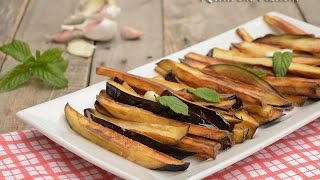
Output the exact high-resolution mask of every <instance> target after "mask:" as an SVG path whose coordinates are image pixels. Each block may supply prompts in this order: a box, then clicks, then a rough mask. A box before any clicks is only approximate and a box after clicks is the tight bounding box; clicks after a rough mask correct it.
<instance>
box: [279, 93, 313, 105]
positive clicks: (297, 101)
mask: <svg viewBox="0 0 320 180" xmlns="http://www.w3.org/2000/svg"><path fill="white" fill-rule="evenodd" d="M284 97H285V98H286V99H288V101H290V102H291V103H292V104H293V106H298V107H300V106H303V104H304V103H305V102H306V101H307V100H308V97H306V96H294V95H288V94H285V95H284Z"/></svg>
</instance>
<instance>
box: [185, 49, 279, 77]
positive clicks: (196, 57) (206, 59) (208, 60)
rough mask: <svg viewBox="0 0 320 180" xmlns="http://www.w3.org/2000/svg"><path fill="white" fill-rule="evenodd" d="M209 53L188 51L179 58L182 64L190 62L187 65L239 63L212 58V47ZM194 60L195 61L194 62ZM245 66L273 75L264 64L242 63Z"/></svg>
mask: <svg viewBox="0 0 320 180" xmlns="http://www.w3.org/2000/svg"><path fill="white" fill-rule="evenodd" d="M210 52H211V53H210V55H207V56H204V55H201V54H197V53H194V52H190V53H188V54H186V55H185V58H186V59H185V60H180V61H181V63H183V64H187V65H189V64H191V65H189V66H192V67H195V66H194V65H195V63H196V62H198V64H197V66H200V64H199V63H202V64H204V65H205V66H208V65H216V64H233V65H238V64H239V63H236V62H232V61H225V60H223V59H217V58H213V57H212V55H213V52H214V49H211V50H210ZM195 61H196V62H195ZM244 66H245V67H248V68H252V69H255V70H259V71H262V72H264V73H266V74H267V75H270V76H273V75H274V74H273V71H272V70H271V68H268V67H264V66H260V65H251V64H244ZM200 69H202V68H200Z"/></svg>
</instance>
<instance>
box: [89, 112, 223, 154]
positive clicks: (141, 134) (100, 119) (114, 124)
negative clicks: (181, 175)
mask: <svg viewBox="0 0 320 180" xmlns="http://www.w3.org/2000/svg"><path fill="white" fill-rule="evenodd" d="M84 114H85V116H86V117H88V118H90V119H92V120H93V121H95V122H96V123H99V124H101V125H103V126H105V127H109V128H110V129H113V130H115V129H114V128H116V129H117V132H118V133H120V134H122V135H124V136H126V137H128V138H130V139H133V140H135V141H138V142H141V143H142V144H145V145H146V146H148V147H150V148H153V149H156V150H158V151H160V152H163V153H165V154H167V155H169V156H172V157H174V158H177V159H183V158H185V157H188V156H192V155H195V154H201V155H202V156H204V155H205V156H206V157H210V158H215V156H216V154H218V152H219V150H220V149H221V145H220V143H217V142H214V141H212V140H211V141H212V143H211V144H210V145H208V143H203V142H199V140H193V139H192V138H189V137H185V136H183V137H181V139H180V140H179V141H177V143H175V145H174V146H173V145H169V144H167V143H166V142H164V143H162V142H161V141H159V138H158V136H156V137H154V136H153V135H151V136H150V134H149V133H146V132H147V131H146V130H145V129H142V128H143V127H139V126H138V128H134V129H132V126H135V124H141V123H140V122H132V121H131V122H130V121H127V124H130V125H129V126H127V125H126V123H123V121H122V120H115V119H114V118H112V117H107V116H104V115H102V114H100V113H98V112H97V111H95V110H93V109H85V110H84ZM149 124H150V123H149ZM151 125H152V126H154V127H153V128H157V129H158V130H157V129H154V131H159V130H160V131H163V133H165V134H168V133H166V130H163V129H164V128H163V127H164V126H167V125H165V124H151ZM119 128H120V129H119ZM124 129H125V130H124ZM115 131H116V130H115ZM208 141H210V140H208ZM208 141H207V142H208ZM213 143H215V144H214V145H213ZM175 146H176V147H175ZM178 147H181V149H180V148H178ZM191 147H192V148H191Z"/></svg>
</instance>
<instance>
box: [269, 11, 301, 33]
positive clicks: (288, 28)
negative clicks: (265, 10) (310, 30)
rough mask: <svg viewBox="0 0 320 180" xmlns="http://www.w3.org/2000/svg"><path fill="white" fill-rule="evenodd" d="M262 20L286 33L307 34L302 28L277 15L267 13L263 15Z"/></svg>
mask: <svg viewBox="0 0 320 180" xmlns="http://www.w3.org/2000/svg"><path fill="white" fill-rule="evenodd" d="M263 20H264V21H265V22H266V23H268V24H269V25H270V26H272V27H276V28H279V29H281V30H282V31H283V32H285V33H288V34H300V35H303V34H307V33H306V32H304V31H303V30H302V29H300V28H298V27H297V26H295V25H293V24H291V23H289V22H288V21H286V20H284V19H282V18H280V17H277V16H273V15H268V14H267V15H264V16H263Z"/></svg>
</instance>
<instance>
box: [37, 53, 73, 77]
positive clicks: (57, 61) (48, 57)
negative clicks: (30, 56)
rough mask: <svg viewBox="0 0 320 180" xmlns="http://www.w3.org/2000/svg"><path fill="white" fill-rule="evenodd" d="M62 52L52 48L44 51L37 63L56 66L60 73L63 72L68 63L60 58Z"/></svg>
mask: <svg viewBox="0 0 320 180" xmlns="http://www.w3.org/2000/svg"><path fill="white" fill-rule="evenodd" d="M62 52H63V51H62V50H61V49H60V48H52V49H48V50H47V51H45V52H44V53H43V54H42V55H39V57H38V58H37V62H38V63H48V64H50V65H53V66H56V67H57V68H59V69H60V70H61V71H62V72H65V71H66V69H67V67H68V64H69V62H68V61H67V60H65V59H63V57H62Z"/></svg>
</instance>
